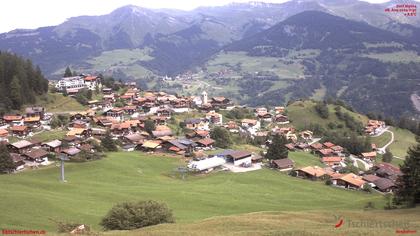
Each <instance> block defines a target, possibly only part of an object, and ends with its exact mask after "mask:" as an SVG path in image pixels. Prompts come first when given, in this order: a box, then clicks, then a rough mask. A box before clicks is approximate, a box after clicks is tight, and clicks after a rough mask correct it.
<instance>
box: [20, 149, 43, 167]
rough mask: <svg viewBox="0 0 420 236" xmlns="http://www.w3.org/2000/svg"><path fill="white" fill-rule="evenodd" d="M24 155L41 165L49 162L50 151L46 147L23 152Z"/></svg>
mask: <svg viewBox="0 0 420 236" xmlns="http://www.w3.org/2000/svg"><path fill="white" fill-rule="evenodd" d="M22 156H23V157H24V158H25V159H26V160H28V161H32V162H36V163H38V164H41V165H47V164H48V152H47V151H45V150H44V149H31V150H29V151H27V152H25V153H23V154H22Z"/></svg>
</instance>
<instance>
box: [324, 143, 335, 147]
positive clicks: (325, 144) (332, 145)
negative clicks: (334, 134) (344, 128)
mask: <svg viewBox="0 0 420 236" xmlns="http://www.w3.org/2000/svg"><path fill="white" fill-rule="evenodd" d="M322 145H324V147H325V148H332V147H334V146H335V144H334V143H331V142H325V143H323V144H322Z"/></svg>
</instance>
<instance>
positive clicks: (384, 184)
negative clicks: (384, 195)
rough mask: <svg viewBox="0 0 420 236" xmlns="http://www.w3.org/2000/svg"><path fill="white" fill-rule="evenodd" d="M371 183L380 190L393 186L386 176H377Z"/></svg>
mask: <svg viewBox="0 0 420 236" xmlns="http://www.w3.org/2000/svg"><path fill="white" fill-rule="evenodd" d="M373 183H374V184H375V185H376V187H378V188H379V189H380V190H387V189H389V188H391V187H394V186H395V184H394V182H393V181H392V180H390V179H387V178H379V179H377V180H376V181H374V182H373Z"/></svg>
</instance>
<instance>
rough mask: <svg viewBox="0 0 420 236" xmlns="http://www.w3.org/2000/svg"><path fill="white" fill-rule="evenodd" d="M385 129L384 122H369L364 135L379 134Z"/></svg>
mask: <svg viewBox="0 0 420 236" xmlns="http://www.w3.org/2000/svg"><path fill="white" fill-rule="evenodd" d="M385 127H386V125H385V122H384V121H380V120H369V121H368V124H367V125H366V127H365V133H366V134H367V135H375V134H378V133H379V132H381V130H383V129H384V128H385Z"/></svg>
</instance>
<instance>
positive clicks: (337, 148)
mask: <svg viewBox="0 0 420 236" xmlns="http://www.w3.org/2000/svg"><path fill="white" fill-rule="evenodd" d="M331 149H332V150H333V152H334V154H335V155H338V156H342V155H343V152H344V148H343V147H342V146H339V145H335V146H332V147H331Z"/></svg>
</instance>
